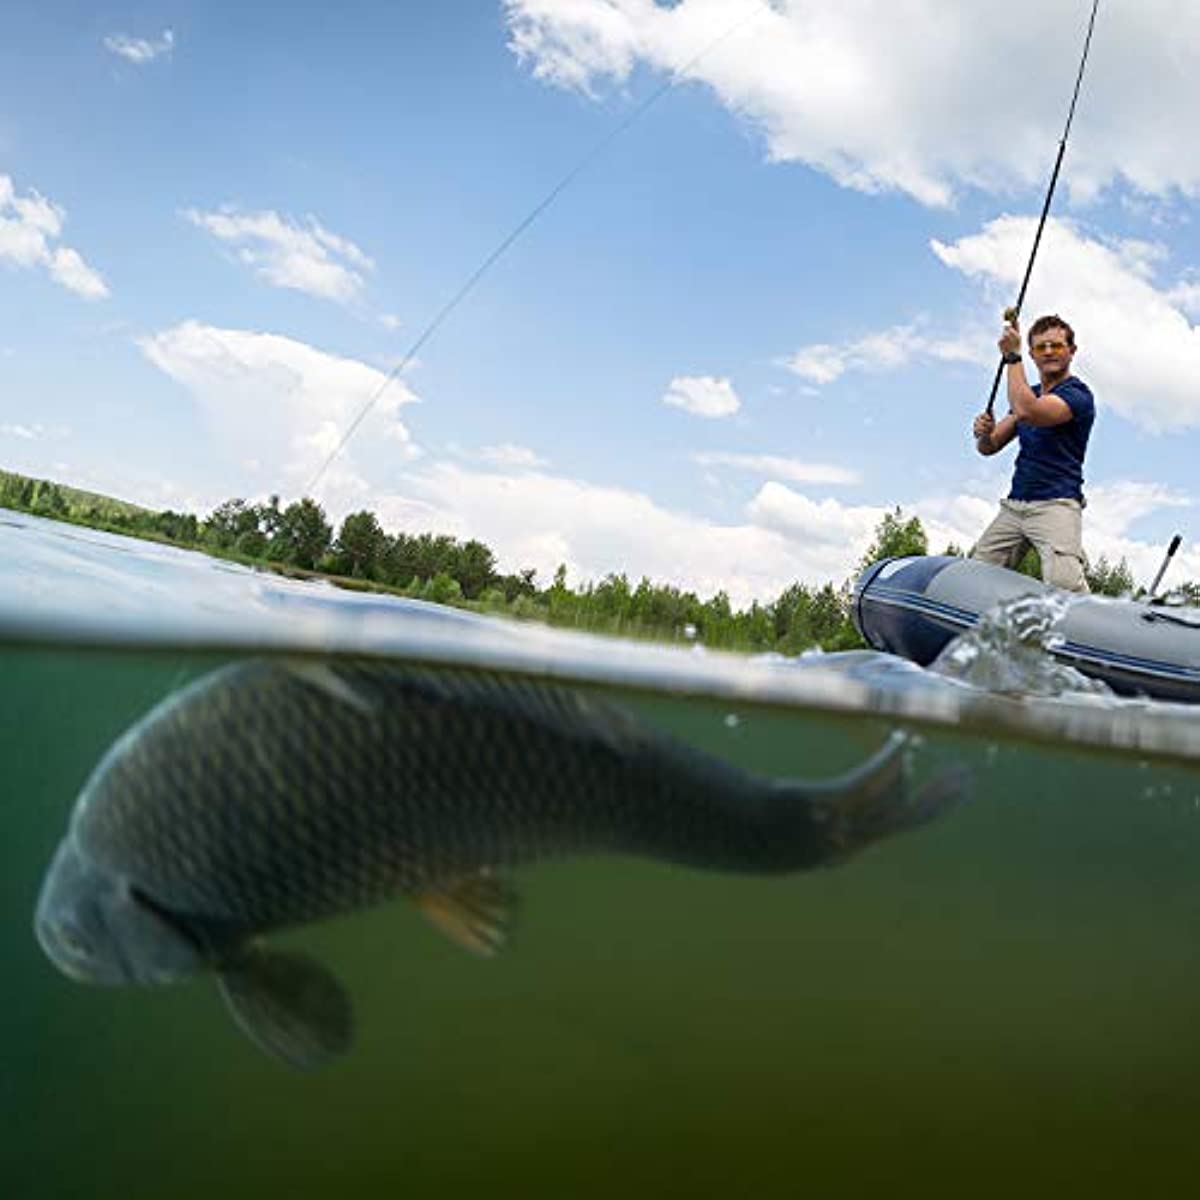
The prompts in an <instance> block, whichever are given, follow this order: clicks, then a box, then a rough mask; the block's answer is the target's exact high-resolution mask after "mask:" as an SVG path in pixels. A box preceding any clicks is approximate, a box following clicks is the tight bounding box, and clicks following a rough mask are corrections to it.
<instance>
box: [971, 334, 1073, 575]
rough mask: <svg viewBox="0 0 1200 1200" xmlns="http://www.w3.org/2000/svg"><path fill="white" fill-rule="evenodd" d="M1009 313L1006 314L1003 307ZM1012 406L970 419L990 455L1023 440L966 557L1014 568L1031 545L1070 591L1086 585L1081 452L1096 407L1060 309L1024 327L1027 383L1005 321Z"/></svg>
mask: <svg viewBox="0 0 1200 1200" xmlns="http://www.w3.org/2000/svg"><path fill="white" fill-rule="evenodd" d="M1006 315H1007V314H1006ZM999 344H1000V352H1001V354H1003V356H1004V363H1005V366H1004V372H1005V375H1006V376H1007V385H1008V407H1009V413H1008V415H1007V416H1005V417H1003V418H1002V419H1001V420H1000V421H997V420H996V419H995V418H994V417H993V416H992V415H991V414H990V413H987V412H982V413H980V414H979V416H977V417H976V418H975V425H974V432H975V448H976V450H978V451H979V453H980V454H984V455H991V454H995V453H997V451H999V450H1003V449H1004V447H1005V446H1007V445H1008V443H1009V442H1011V441H1012V440H1013V438H1014V437H1015V438H1018V439H1019V440H1020V445H1021V448H1020V451H1019V452H1018V454H1017V461H1016V465H1015V467H1014V469H1013V480H1012V488H1011V490H1010V491H1009V493H1008V498H1007V499H1006V500H1001V501H1000V512H999V513H998V514H997V516H996V519H995V520H994V521H993V522H992V523H991V524H990V525H989V526H988V527H987V529H985V530H984V531H983V536H982V537H980V539H979V541H978V543H977V544H976V546H975V548H974V549H973V550H972V551H971V557H972V558H977V559H979V560H980V561H981V562H990V563H999V564H1000V565H1001V566H1004V567H1015V566H1016V565H1017V563H1019V562H1020V561H1021V558H1022V557H1023V556H1024V554H1025V550H1026V548H1027V547H1028V546H1033V547H1034V549H1036V550H1037V552H1038V556H1039V557H1040V558H1041V560H1042V578H1043V579H1044V580H1045V581H1046V582H1047V583H1049V584H1053V585H1054V586H1055V587H1060V588H1066V589H1067V590H1069V591H1072V592H1086V591H1088V585H1087V580H1086V579H1085V578H1084V575H1083V506H1084V503H1085V501H1084V498H1083V458H1084V455H1085V454H1086V453H1087V444H1088V435H1089V434H1090V433H1091V432H1092V422H1093V420H1094V419H1095V415H1096V407H1095V401H1094V400H1093V398H1092V393H1091V389H1089V388H1088V386H1087V384H1086V383H1084V382H1083V381H1082V380H1080V379H1077V378H1076V377H1075V376H1074V375H1072V374H1071V360H1072V359H1073V358H1074V357H1075V331H1074V330H1073V329H1072V328H1071V326H1070V325H1068V324H1067V322H1066V321H1064V320H1063V319H1062V317H1059V316H1048V317H1039V318H1038V319H1037V320H1036V321H1034V323H1033V324H1032V325H1031V326H1030V327H1029V351H1030V354H1031V355H1032V356H1033V364H1034V366H1035V367H1036V368H1037V373H1038V376H1039V379H1040V382H1039V383H1037V384H1035V385H1034V386H1033V387H1030V386H1029V384H1028V382H1027V381H1026V379H1025V368H1024V366H1023V364H1022V361H1021V334H1020V331H1019V330H1018V328H1017V324H1016V321H1015V320H1013V321H1010V322H1009V323H1008V324H1006V325H1005V327H1004V332H1003V333H1002V334H1001V335H1000V343H999Z"/></svg>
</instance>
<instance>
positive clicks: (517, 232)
mask: <svg viewBox="0 0 1200 1200" xmlns="http://www.w3.org/2000/svg"><path fill="white" fill-rule="evenodd" d="M773 11H774V10H773V9H772V8H771V6H770V3H769V2H768V0H753V6H752V8H751V9H750V11H749V12H747V13H746V14H745V15H744V16H741V17H739V18H738V20H737V21H735V22H734V23H733V24H732V25H730V26H729V27H728V28H727V29H725V30H724V31H723V32H722V33H721V34H720V35H719V36H717V37H715V38H713V40H712V41H711V42H709V43H707V44H706V45H705V46H704V47H703V49H701V50H700V51H699V52H698V53H697V54H694V55H692V57H691V58H689V59H688V60H687V61H686V62H684V63H683V64H682V65H680V66H678V67H676V68H675V69H674V70H673V71H672V72H671V73H670V75H669V76H668V77H667V79H666V80H665V81H664V82H663V83H662V84H660V85H659V87H657V88H655V90H654V91H653V92H651V93H650V95H649V96H647V97H646V99H645V100H643V101H642V102H641V104H639V105H638V106H637V107H636V108H635V109H634V110H633V112H631V113H630V114H629V115H628V116H627V117H626V118H625V119H624V120H623V121H621V122H620V123H619V124H618V125H616V126H614V127H613V128H612V129H611V130H609V132H608V133H606V134H605V135H604V136H603V137H602V138H601V139H600V140H599V141H598V142H596V143H595V145H593V146H592V148H591V149H590V150H588V151H587V153H586V154H584V156H583V157H582V158H581V159H580V160H579V161H578V162H577V163H576V164H575V165H574V166H573V167H572V168H571V169H570V170H569V171H568V172H567V173H566V174H565V175H564V176H563V177H562V178H561V179H560V180H559V181H558V182H557V183H556V184H555V185H554V186H553V187H552V188H551V189H550V190H549V191H548V192H547V193H546V195H545V196H543V197H542V199H541V200H540V201H538V203H537V204H535V205H534V207H533V208H532V209H530V211H529V213H528V214H527V215H526V216H525V217H524V219H523V220H521V221H520V222H518V224H517V225H516V226H515V227H514V228H513V229H512V231H511V232H510V233H509V234H508V235H507V236H506V237H504V238H503V239H502V240H501V241H500V243H499V244H498V245H497V246H496V248H495V249H494V250H493V251H492V252H491V253H490V254H489V255H488V256H487V257H486V258H485V259H484V260H483V262H481V263H480V264H479V266H478V267H476V268H475V270H474V271H473V272H472V273H471V274H470V275H469V276H468V277H467V279H466V281H465V282H464V283H463V284H462V285H461V286H460V287H459V289H458V291H456V292H455V293H454V295H453V296H451V297H450V299H449V300H447V301H446V303H445V304H443V305H442V307H441V308H440V309H438V311H437V313H435V314H434V317H433V319H432V320H431V321H430V322H429V323H428V324H427V325H426V326H425V327H424V329H422V331H421V333H420V335H419V336H418V337H417V339H416V341H414V342H413V344H412V345H411V346H410V347H409V348H408V350H407V351H405V354H404V357H403V358H402V359H401V360H400V361H399V363H397V364H396V366H394V367H393V368H392V369H391V370H390V371H389V372H388V373H387V376H386V378H385V379H384V381H383V383H381V384H380V385H379V387H378V388H377V389H376V390H375V393H374V394H373V395H372V396H371V398H370V399H369V400H368V401H367V402H366V403H365V404H364V405H363V406H362V408H361V409H360V410H359V412H358V415H357V416H356V417H355V418H354V420H353V421H351V422H350V424H349V426H348V427H347V429H346V432H345V433H343V434H342V436H341V438H340V440H339V441H338V444H337V445H336V446H335V447H334V448H333V450H332V451H331V452H330V454H329V457H328V458H326V459H325V461H324V462H323V463H322V464H321V468H320V470H318V471H317V473H316V474H315V475H314V476H313V477H312V479H311V480H310V481H309V484H308V487H306V488H305V489H304V494H305V495H308V496H311V495H312V494H313V492H314V491H315V490H316V487H317V484H319V483H320V482H321V480H322V478H323V477H324V475H325V472H326V471H328V470H329V468H330V466H332V464H333V461H334V459H336V458H337V457H338V455H339V454H341V452H342V451H343V450H344V449H345V448H346V444H347V443H348V442H349V441H350V439H351V438H352V437H353V436H354V433H355V430H357V429H358V427H359V426H360V425H361V424H362V423H363V421H364V420H365V419H366V416H367V414H368V413H369V412H370V411H371V409H373V408H374V407H375V405H376V404H377V403H378V401H379V397H380V396H382V395H383V393H384V392H386V391H387V389H388V388H389V387H391V385H392V384H393V383H394V382H395V380H396V378H397V377H398V376H399V375H400V374H401V373H402V372H403V371H404V370H405V368H407V366H408V364H409V363H410V362H412V360H413V359H414V358H415V357H416V355H417V352H418V351H419V350H420V349H421V347H422V346H424V345H425V343H426V342H427V341H429V339H430V338H431V337H432V336H433V335H434V333H436V332H437V330H438V328H439V327H440V326H441V325H442V323H443V322H444V321H445V320H446V318H447V317H448V316H449V315H450V314H451V313H452V312H453V311H454V310H455V309H456V308H457V307H458V306H459V305H460V304H461V303H462V302H463V301H464V300H465V299H466V298H467V296H468V295H469V294H470V293H471V292H472V291H474V289H475V285H476V284H477V283H479V281H480V280H481V279H482V278H483V277H484V275H486V274H487V272H488V271H489V270H490V269H491V268H492V267H493V266H494V265H495V264H496V262H497V261H498V260H499V259H500V258H501V257H502V256H503V255H504V253H505V251H507V250H508V249H509V248H510V247H511V246H512V244H513V243H514V242H515V241H516V240H517V239H518V238H519V237H520V236H521V235H522V234H523V233H524V232H525V231H526V230H527V229H528V228H529V227H530V225H532V224H533V223H534V221H536V220H537V219H538V217H540V216H541V215H542V213H544V212H545V211H546V209H548V208H549V207H550V205H551V204H553V203H554V201H555V200H557V199H558V196H559V194H560V193H561V192H563V191H564V190H565V189H566V188H567V187H568V186H569V185H570V184H571V183H572V182H573V181H574V180H575V178H576V177H577V176H579V175H581V174H582V173H583V172H584V170H585V169H586V168H587V167H588V166H590V165H591V163H592V161H593V160H594V159H596V158H598V157H599V156H600V154H601V153H603V151H604V150H606V149H607V148H608V145H609V143H610V142H612V141H614V140H615V139H616V138H618V137H619V136H620V135H621V134H622V133H624V132H625V130H627V129H628V128H629V127H630V126H631V125H632V124H633V123H634V122H635V121H637V120H638V119H639V118H641V117H642V116H644V115H645V113H646V112H647V110H648V109H650V108H651V107H652V106H653V105H654V104H656V103H657V102H658V101H659V100H660V99H661V98H662V97H663V96H665V95H666V94H667V92H669V91H670V90H671V89H672V88H673V87H674V86H675V85H676V84H677V83H678V82H679V81H680V79H682V78H683V77H684V76H685V75H686V74H687V72H688V71H690V70H691V69H692V68H693V67H694V66H695V65H696V64H697V63H698V62H699V61H700V60H701V59H702V58H705V57H707V56H708V55H709V54H711V53H712V52H713V51H714V50H715V49H716V48H717V47H718V46H719V45H721V43H722V42H725V41H727V40H728V39H729V38H731V37H732V36H733V35H734V34H735V33H736V32H737V31H738V30H739V29H741V27H742V26H743V25H746V24H748V23H749V22H750V21H751V20H753V19H755V18H757V17H761V16H762V15H763V13H764V12H773Z"/></svg>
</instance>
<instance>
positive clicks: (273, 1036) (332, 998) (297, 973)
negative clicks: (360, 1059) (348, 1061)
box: [217, 946, 354, 1070]
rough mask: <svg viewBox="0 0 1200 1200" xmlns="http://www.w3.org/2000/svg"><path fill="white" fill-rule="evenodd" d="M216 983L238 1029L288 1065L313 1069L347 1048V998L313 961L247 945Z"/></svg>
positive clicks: (350, 1012) (349, 1016) (224, 967)
mask: <svg viewBox="0 0 1200 1200" xmlns="http://www.w3.org/2000/svg"><path fill="white" fill-rule="evenodd" d="M217 982H218V985H219V986H220V989H221V995H222V996H223V997H224V998H225V1003H226V1004H227V1005H228V1006H229V1011H230V1012H231V1014H232V1015H233V1019H234V1021H235V1022H236V1023H237V1026H238V1028H239V1029H241V1030H242V1032H243V1033H245V1034H246V1036H247V1037H249V1038H250V1040H251V1041H252V1042H254V1044H255V1045H256V1046H258V1047H259V1049H261V1050H264V1051H266V1053H267V1054H270V1055H272V1056H273V1057H275V1058H278V1059H282V1060H283V1061H284V1062H286V1063H287V1064H288V1065H289V1066H293V1067H298V1068H300V1069H301V1070H311V1069H313V1068H315V1067H321V1066H324V1065H326V1063H328V1062H330V1061H332V1060H333V1059H335V1058H337V1057H339V1056H340V1055H342V1054H345V1053H346V1051H347V1050H349V1049H350V1043H351V1041H352V1040H353V1025H354V1016H353V1009H352V1006H351V1003H350V998H349V996H347V994H346V991H345V989H344V988H343V987H342V985H341V984H340V983H339V982H338V981H337V979H335V978H334V976H333V975H332V974H331V973H330V972H329V971H328V970H327V969H326V968H325V967H323V966H322V965H321V964H320V963H318V962H316V961H315V960H314V959H311V958H308V957H306V956H304V955H300V954H283V953H278V952H276V951H272V950H264V949H262V948H260V947H257V946H251V947H248V948H247V949H246V950H245V952H243V953H241V954H239V955H238V956H237V957H236V958H235V959H232V960H231V961H229V962H227V963H225V964H223V965H222V966H221V968H220V970H219V971H218V972H217Z"/></svg>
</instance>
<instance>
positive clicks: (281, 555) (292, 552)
mask: <svg viewBox="0 0 1200 1200" xmlns="http://www.w3.org/2000/svg"><path fill="white" fill-rule="evenodd" d="M332 542H333V527H332V526H331V525H330V524H329V522H328V521H327V520H326V519H325V510H324V509H323V508H322V507H321V506H320V505H319V504H318V503H317V502H316V501H315V500H311V499H309V497H307V496H305V497H304V499H302V500H296V501H294V502H293V503H291V504H289V505H288V506H287V508H285V509H284V510H283V514H282V517H281V519H280V522H279V528H278V530H276V533H275V537H274V538H273V539H272V542H271V554H272V556H273V557H275V558H277V559H279V561H280V562H285V563H291V564H292V565H293V566H297V567H304V568H305V569H307V570H310V571H311V570H312V569H313V568H314V567H315V566H316V565H317V563H318V562H319V561H320V560H321V558H322V557H323V556H324V555H325V554H326V553H327V552H328V550H329V547H330V545H331V544H332Z"/></svg>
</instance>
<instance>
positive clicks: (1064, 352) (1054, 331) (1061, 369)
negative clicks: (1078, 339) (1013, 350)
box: [1029, 325, 1075, 378]
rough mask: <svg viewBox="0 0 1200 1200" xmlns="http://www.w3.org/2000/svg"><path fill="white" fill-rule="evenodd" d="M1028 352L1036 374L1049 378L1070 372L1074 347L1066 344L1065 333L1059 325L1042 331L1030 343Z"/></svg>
mask: <svg viewBox="0 0 1200 1200" xmlns="http://www.w3.org/2000/svg"><path fill="white" fill-rule="evenodd" d="M1029 352H1030V353H1031V354H1032V355H1033V361H1034V363H1035V364H1036V366H1037V369H1038V372H1039V373H1040V374H1041V375H1043V376H1049V377H1050V378H1054V377H1056V376H1059V375H1065V374H1066V373H1067V372H1068V371H1070V369H1071V360H1072V359H1073V358H1074V357H1075V347H1074V346H1072V345H1069V344H1068V342H1067V331H1066V330H1065V329H1064V328H1063V327H1062V326H1061V325H1051V326H1050V328H1049V329H1043V330H1042V331H1041V332H1040V333H1039V334H1038V335H1037V337H1035V338H1033V339H1032V340H1031V341H1030V343H1029Z"/></svg>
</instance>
